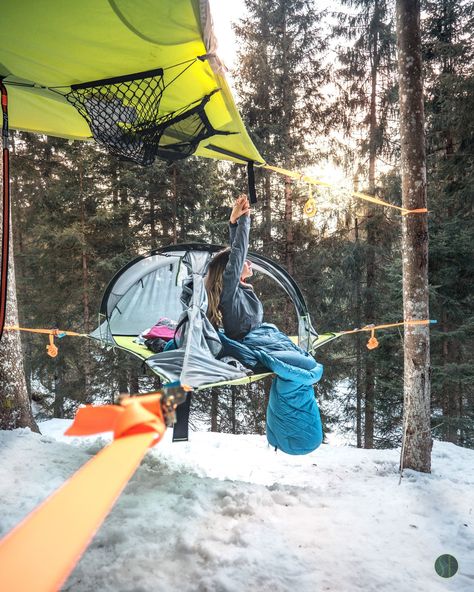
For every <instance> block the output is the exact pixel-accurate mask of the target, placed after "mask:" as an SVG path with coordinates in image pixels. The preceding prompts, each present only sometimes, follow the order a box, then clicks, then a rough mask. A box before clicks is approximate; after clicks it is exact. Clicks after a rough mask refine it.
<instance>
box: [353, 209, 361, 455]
mask: <svg viewBox="0 0 474 592" xmlns="http://www.w3.org/2000/svg"><path fill="white" fill-rule="evenodd" d="M354 230H355V243H356V249H357V251H356V252H357V269H356V327H360V326H361V304H362V298H361V286H360V284H361V281H360V279H361V278H360V264H359V261H360V254H359V248H360V246H359V221H358V220H357V218H356V219H355V224H354ZM355 337H356V437H357V448H362V346H361V338H360V333H356V336H355Z"/></svg>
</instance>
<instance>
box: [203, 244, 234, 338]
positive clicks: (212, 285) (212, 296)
mask: <svg viewBox="0 0 474 592" xmlns="http://www.w3.org/2000/svg"><path fill="white" fill-rule="evenodd" d="M229 255H230V248H227V249H223V250H222V251H219V252H218V253H217V254H216V255H214V257H213V258H212V261H211V262H210V263H209V267H208V268H207V276H206V283H205V285H206V291H207V299H208V306H207V318H208V319H209V320H210V321H211V323H212V324H213V326H214V327H216V328H217V327H219V325H222V314H221V311H220V302H221V294H222V288H223V284H224V281H223V276H224V269H225V266H226V265H227V262H228V261H229Z"/></svg>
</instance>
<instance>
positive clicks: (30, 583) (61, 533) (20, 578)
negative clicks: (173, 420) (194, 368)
mask: <svg viewBox="0 0 474 592" xmlns="http://www.w3.org/2000/svg"><path fill="white" fill-rule="evenodd" d="M160 401H161V395H160V394H159V393H155V394H152V395H147V396H142V397H129V398H126V399H124V400H123V401H122V402H121V405H117V406H116V405H105V406H103V407H92V406H87V407H84V408H81V409H79V411H78V412H77V414H76V417H75V420H74V423H73V424H72V425H71V427H70V428H69V429H68V430H67V432H66V434H68V435H71V436H80V435H88V434H95V433H99V432H103V431H110V430H112V431H113V432H114V436H115V438H116V439H115V440H114V441H113V442H112V443H111V444H109V445H108V446H107V447H106V448H104V449H103V450H101V451H100V452H99V453H98V454H97V455H96V456H94V458H92V459H91V460H90V461H89V462H87V463H86V464H85V465H84V466H83V467H82V468H81V469H79V470H78V471H77V473H75V474H74V475H73V476H72V477H71V478H70V479H69V480H68V481H67V482H66V483H65V484H64V485H63V486H62V487H61V488H60V489H58V490H57V491H56V492H55V493H53V494H52V495H51V496H50V497H49V498H48V499H47V500H46V501H44V502H43V503H42V504H41V505H40V506H39V507H38V508H36V509H35V510H34V511H33V512H32V513H31V514H30V515H29V516H27V517H26V518H25V519H24V520H23V522H21V523H20V524H19V525H18V526H17V527H16V528H14V529H13V530H12V531H11V532H10V533H9V534H7V536H6V537H5V538H4V539H3V540H2V541H0V590H5V592H6V591H7V590H8V592H33V591H34V592H53V591H56V590H58V589H59V588H60V587H61V585H62V584H63V583H64V582H65V580H66V578H67V577H68V575H69V574H70V572H71V571H72V570H73V568H74V566H75V565H76V563H77V561H78V560H79V558H80V556H81V555H82V553H83V552H84V550H85V549H86V547H87V545H88V544H89V542H90V541H91V539H92V537H93V536H94V534H95V533H96V532H97V530H98V528H99V527H100V525H101V524H102V522H103V520H104V518H105V517H106V516H107V514H108V513H109V511H110V509H111V508H112V506H113V504H114V502H115V501H116V499H117V498H118V496H119V495H120V493H121V491H122V489H123V488H124V487H125V485H126V484H127V482H128V480H129V479H130V478H131V476H132V475H133V473H134V472H135V469H136V468H137V466H138V464H139V463H140V461H141V459H142V458H143V456H144V454H145V453H146V451H147V450H148V448H149V447H150V446H153V445H154V444H156V443H157V442H158V441H159V440H160V439H161V437H162V436H163V434H164V432H165V430H166V426H165V422H164V418H163V413H162V410H161V404H160Z"/></svg>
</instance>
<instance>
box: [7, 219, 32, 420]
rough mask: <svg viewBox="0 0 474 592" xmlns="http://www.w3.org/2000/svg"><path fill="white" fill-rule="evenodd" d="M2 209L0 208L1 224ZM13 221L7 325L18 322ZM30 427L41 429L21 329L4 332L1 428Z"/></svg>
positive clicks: (9, 260)
mask: <svg viewBox="0 0 474 592" xmlns="http://www.w3.org/2000/svg"><path fill="white" fill-rule="evenodd" d="M1 224H2V211H1V208H0V227H1ZM9 224H10V252H9V256H8V285H7V308H6V316H5V326H9V325H10V326H16V325H18V304H17V298H16V284H15V266H14V261H13V239H12V223H11V217H10V220H9ZM25 427H29V428H31V429H32V430H33V431H34V432H39V429H38V426H37V425H36V422H35V420H34V418H33V413H32V411H31V403H30V399H29V396H28V390H27V388H26V379H25V370H24V367H23V352H22V349H21V341H20V332H19V331H5V332H4V334H3V336H2V339H1V340H0V429H2V430H13V429H15V428H25Z"/></svg>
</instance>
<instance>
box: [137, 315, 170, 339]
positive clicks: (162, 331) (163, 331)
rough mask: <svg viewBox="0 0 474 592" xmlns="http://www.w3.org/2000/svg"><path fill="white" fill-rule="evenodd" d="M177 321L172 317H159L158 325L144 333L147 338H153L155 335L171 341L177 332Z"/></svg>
mask: <svg viewBox="0 0 474 592" xmlns="http://www.w3.org/2000/svg"><path fill="white" fill-rule="evenodd" d="M174 327H176V322H175V321H172V320H171V319H167V318H162V319H159V320H158V322H157V323H156V325H154V326H153V327H152V328H151V329H150V330H149V331H148V332H147V333H145V334H144V335H143V337H145V339H152V338H153V337H161V339H163V340H164V341H170V340H171V339H173V337H174V334H175V332H176V329H175V328H174Z"/></svg>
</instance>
